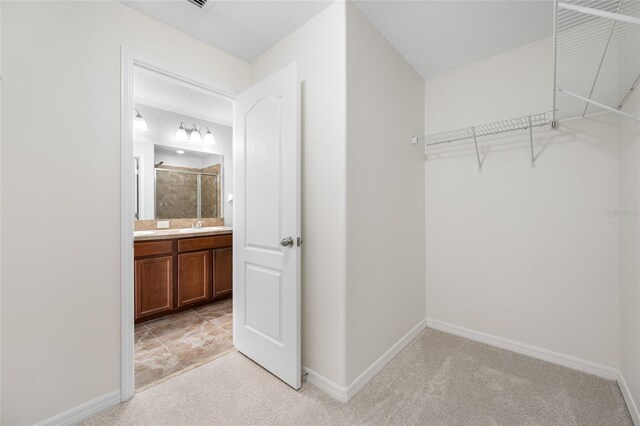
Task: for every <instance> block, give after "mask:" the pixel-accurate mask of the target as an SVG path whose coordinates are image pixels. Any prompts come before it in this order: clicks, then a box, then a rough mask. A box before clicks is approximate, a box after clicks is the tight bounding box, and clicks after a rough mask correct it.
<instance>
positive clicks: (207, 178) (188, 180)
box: [155, 165, 222, 219]
mask: <svg viewBox="0 0 640 426" xmlns="http://www.w3.org/2000/svg"><path fill="white" fill-rule="evenodd" d="M219 170H220V165H215V166H212V167H209V168H207V169H204V170H198V169H187V168H181V167H171V168H169V167H156V168H155V212H156V215H155V216H156V219H192V218H216V217H221V216H222V214H221V213H222V212H221V203H220V201H221V200H220V198H221V196H220V193H221V191H220V188H221V182H220V180H221V178H220V173H219Z"/></svg>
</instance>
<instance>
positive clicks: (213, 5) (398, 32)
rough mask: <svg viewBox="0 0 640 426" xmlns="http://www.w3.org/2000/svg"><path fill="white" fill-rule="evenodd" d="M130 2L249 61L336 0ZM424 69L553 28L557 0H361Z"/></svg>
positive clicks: (434, 71)
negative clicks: (196, 3)
mask: <svg viewBox="0 0 640 426" xmlns="http://www.w3.org/2000/svg"><path fill="white" fill-rule="evenodd" d="M122 2H123V3H124V4H126V5H128V6H130V7H133V8H135V9H137V10H139V11H141V12H143V13H145V14H147V15H149V16H151V17H153V18H155V19H158V20H159V21H162V22H164V23H166V24H168V25H171V26H173V27H175V28H177V29H179V30H181V31H183V32H186V33H187V34H190V35H192V36H194V37H195V38H198V39H200V40H202V41H204V42H206V43H208V44H210V45H212V46H214V47H217V48H219V49H222V50H224V51H226V52H228V53H230V54H231V55H234V56H236V57H239V58H241V59H243V60H245V61H251V60H253V59H254V58H255V57H257V56H258V55H260V54H261V53H263V52H264V51H265V50H267V49H269V48H270V47H272V46H273V45H274V44H276V43H277V42H278V41H280V40H281V39H283V38H284V37H286V36H287V35H289V34H290V33H291V32H293V31H294V30H295V29H296V28H298V27H300V26H301V25H303V24H304V23H305V22H307V21H308V20H309V19H311V18H312V17H313V16H315V15H317V14H318V13H320V12H321V11H322V10H324V9H325V8H326V7H327V6H328V5H329V4H331V1H324V0H307V1H302V0H297V1H296V0H293V1H272V0H263V1H244V0H231V1H223V0H209V2H208V4H207V6H205V8H204V9H202V10H200V9H198V8H197V7H196V6H194V5H192V4H191V3H189V2H188V1H187V0H178V1H174V0H144V1H131V0H122ZM353 4H355V6H356V7H357V8H358V9H359V10H360V11H361V12H362V14H363V15H364V16H365V17H366V18H367V19H368V20H369V21H370V22H371V23H372V24H373V25H374V26H375V27H376V28H377V29H378V31H380V33H382V35H383V36H385V37H386V38H387V40H389V42H391V44H392V45H393V46H394V47H395V48H396V50H398V52H400V54H402V55H403V56H404V57H405V59H406V60H407V61H408V62H409V63H410V64H411V65H412V66H413V67H414V68H415V69H416V70H417V71H418V72H419V73H420V74H421V75H422V76H423V77H424V78H430V77H433V76H435V75H438V74H441V73H444V72H446V71H450V70H452V69H455V68H459V67H461V66H464V65H467V64H470V63H472V62H476V61H478V60H480V59H483V58H487V57H490V56H493V55H496V54H498V53H501V52H504V51H507V50H511V49H514V48H516V47H518V46H522V45H524V44H527V43H531V42H534V41H536V40H540V39H542V38H544V37H547V36H550V35H551V33H552V27H553V19H552V14H553V2H552V1H550V0H526V1H519V0H518V1H510V0H466V1H464V0H445V1H434V0H411V1H407V0H353Z"/></svg>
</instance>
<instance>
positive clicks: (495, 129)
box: [411, 113, 551, 172]
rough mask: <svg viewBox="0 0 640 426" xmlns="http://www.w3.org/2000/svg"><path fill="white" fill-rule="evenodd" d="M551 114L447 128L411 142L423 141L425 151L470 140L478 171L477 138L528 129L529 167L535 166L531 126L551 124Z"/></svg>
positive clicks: (479, 166)
mask: <svg viewBox="0 0 640 426" xmlns="http://www.w3.org/2000/svg"><path fill="white" fill-rule="evenodd" d="M550 116H551V114H548V113H540V114H533V115H526V116H521V117H516V118H511V119H508V120H502V121H494V122H492V123H487V124H482V125H479V126H474V127H467V128H464V129H456V130H449V131H446V132H441V133H434V134H430V135H426V136H420V137H414V138H412V139H411V143H413V144H418V143H423V144H424V147H425V152H427V151H428V150H429V149H432V148H434V147H437V146H438V145H442V144H451V143H453V142H462V141H471V140H473V144H474V147H475V151H476V159H477V160H478V171H479V172H481V171H482V160H481V159H480V149H479V148H478V138H485V137H489V136H494V135H499V134H503V133H509V132H515V131H518V130H529V147H530V152H531V167H534V166H535V163H536V158H535V155H534V149H533V128H534V127H542V126H546V125H549V124H551V118H550Z"/></svg>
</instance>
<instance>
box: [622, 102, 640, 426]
mask: <svg viewBox="0 0 640 426" xmlns="http://www.w3.org/2000/svg"><path fill="white" fill-rule="evenodd" d="M624 110H625V111H626V112H628V113H630V114H633V115H635V116H636V117H640V94H638V93H635V94H634V95H633V96H631V98H630V99H629V101H628V103H627V104H626V105H625V107H624ZM619 158H620V219H619V220H620V373H621V375H622V377H623V378H624V381H625V383H626V385H627V387H628V388H629V392H630V394H631V396H632V398H633V399H634V401H635V410H634V409H633V408H632V407H631V405H632V404H629V405H630V407H629V411H631V412H632V413H634V411H635V415H636V417H635V421H636V423H637V422H640V418H638V408H640V261H639V259H640V217H639V216H640V213H639V212H640V124H638V123H636V122H634V121H631V120H628V119H626V118H620V157H619Z"/></svg>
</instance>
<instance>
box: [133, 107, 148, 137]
mask: <svg viewBox="0 0 640 426" xmlns="http://www.w3.org/2000/svg"><path fill="white" fill-rule="evenodd" d="M134 111H135V112H136V118H134V119H133V130H135V131H136V132H146V131H147V130H148V127H147V122H146V121H144V118H142V115H140V111H138V110H137V109H135V108H134Z"/></svg>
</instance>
